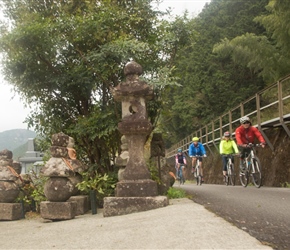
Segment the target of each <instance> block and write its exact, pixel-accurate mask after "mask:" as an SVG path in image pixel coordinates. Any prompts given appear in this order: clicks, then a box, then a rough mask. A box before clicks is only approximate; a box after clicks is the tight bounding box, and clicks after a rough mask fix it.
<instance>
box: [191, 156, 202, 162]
mask: <svg viewBox="0 0 290 250" xmlns="http://www.w3.org/2000/svg"><path fill="white" fill-rule="evenodd" d="M199 156H201V155H194V156H190V157H191V158H193V157H196V158H198V159H199V161H200V162H202V157H199Z"/></svg>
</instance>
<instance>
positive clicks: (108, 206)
mask: <svg viewBox="0 0 290 250" xmlns="http://www.w3.org/2000/svg"><path fill="white" fill-rule="evenodd" d="M168 204H169V201H168V198H167V196H155V197H105V198H104V210H103V216H104V217H110V216H117V215H124V214H131V213H136V212H142V211H147V210H151V209H156V208H161V207H165V206H167V205H168Z"/></svg>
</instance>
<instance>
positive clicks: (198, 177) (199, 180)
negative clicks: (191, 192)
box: [194, 156, 204, 185]
mask: <svg viewBox="0 0 290 250" xmlns="http://www.w3.org/2000/svg"><path fill="white" fill-rule="evenodd" d="M194 157H195V158H196V162H195V173H194V177H195V178H196V184H197V185H201V184H202V177H201V174H200V165H199V164H200V160H199V158H203V157H204V156H194Z"/></svg>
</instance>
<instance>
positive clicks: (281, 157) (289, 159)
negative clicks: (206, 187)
mask: <svg viewBox="0 0 290 250" xmlns="http://www.w3.org/2000/svg"><path fill="white" fill-rule="evenodd" d="M264 132H265V134H266V135H267V137H268V138H269V140H270V142H271V143H272V144H273V147H274V151H272V150H271V149H270V147H266V148H264V149H262V148H258V149H257V155H258V157H259V159H260V161H261V165H262V185H263V186H268V187H282V186H285V185H286V183H288V184H290V154H289V152H290V137H289V136H288V135H287V133H286V132H285V130H284V129H283V128H271V129H268V130H265V131H264ZM217 146H218V145H217ZM206 149H207V148H206ZM211 151H212V152H213V154H211V153H210V150H208V149H207V155H208V157H207V158H206V159H204V177H205V183H207V184H223V177H222V161H221V156H220V155H219V152H218V151H217V148H215V147H214V146H212V147H211ZM187 162H188V167H187V173H186V179H187V180H193V179H194V178H193V176H192V175H191V174H190V168H191V160H190V158H189V157H187ZM167 163H168V164H169V165H170V166H171V168H172V169H174V159H173V157H172V158H170V159H167ZM238 163H239V159H238V157H236V158H235V172H236V185H240V180H239V175H238V174H239V171H238Z"/></svg>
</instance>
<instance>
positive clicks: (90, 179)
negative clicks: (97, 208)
mask: <svg viewBox="0 0 290 250" xmlns="http://www.w3.org/2000/svg"><path fill="white" fill-rule="evenodd" d="M82 177H83V181H82V182H80V183H78V184H77V185H76V187H77V188H78V189H79V190H80V191H82V193H84V194H89V193H90V191H91V190H96V195H97V200H98V202H99V203H100V204H102V202H103V199H104V197H108V196H114V192H115V187H116V183H117V181H118V180H117V178H116V176H114V175H113V174H110V173H109V174H104V175H101V174H99V173H97V171H92V172H85V173H82Z"/></svg>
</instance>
